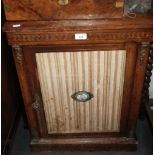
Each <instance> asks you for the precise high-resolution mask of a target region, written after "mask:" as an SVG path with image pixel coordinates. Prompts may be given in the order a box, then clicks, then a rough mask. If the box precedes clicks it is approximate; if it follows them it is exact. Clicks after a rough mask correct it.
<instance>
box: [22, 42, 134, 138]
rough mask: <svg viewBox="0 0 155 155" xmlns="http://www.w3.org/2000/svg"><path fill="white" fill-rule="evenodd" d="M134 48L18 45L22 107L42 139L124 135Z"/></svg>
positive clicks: (131, 84) (123, 46) (131, 45)
mask: <svg viewBox="0 0 155 155" xmlns="http://www.w3.org/2000/svg"><path fill="white" fill-rule="evenodd" d="M136 57H137V52H136V46H135V45H134V44H128V45H96V46H88V45H87V46H80V47H77V46H69V45H68V46H64V47H63V46H61V47H58V46H51V47H50V46H45V47H39V46H36V47H34V46H29V47H28V46H27V47H23V63H24V64H23V66H24V67H23V69H24V70H25V71H24V73H26V74H25V75H23V76H24V77H25V82H26V84H25V85H26V86H27V89H28V90H27V91H26V92H27V93H28V94H27V98H29V100H28V99H27V101H26V108H27V109H28V110H29V113H28V117H29V120H30V122H31V123H30V125H31V129H33V130H34V131H35V132H36V133H37V135H39V136H41V137H46V136H55V135H58V136H60V135H61V136H63V135H68V136H73V135H74V134H75V135H76V136H78V135H79V136H80V135H81V134H85V136H87V135H89V136H90V135H91V134H96V135H101V134H103V135H104V134H115V135H119V134H123V133H125V132H126V131H127V128H126V125H127V124H126V123H127V120H128V112H129V104H130V100H131V91H132V88H133V77H134V76H133V75H134V72H135V64H136Z"/></svg>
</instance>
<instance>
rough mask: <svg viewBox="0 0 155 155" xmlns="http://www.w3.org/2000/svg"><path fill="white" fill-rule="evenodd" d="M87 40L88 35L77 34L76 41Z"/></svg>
mask: <svg viewBox="0 0 155 155" xmlns="http://www.w3.org/2000/svg"><path fill="white" fill-rule="evenodd" d="M86 39H87V33H76V34H75V40H86Z"/></svg>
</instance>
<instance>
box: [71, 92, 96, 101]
mask: <svg viewBox="0 0 155 155" xmlns="http://www.w3.org/2000/svg"><path fill="white" fill-rule="evenodd" d="M71 97H72V98H73V99H74V100H76V101H78V102H86V101H89V100H90V99H91V98H93V97H94V96H93V94H91V93H89V92H87V91H78V92H75V93H74V94H73V95H72V96H71Z"/></svg>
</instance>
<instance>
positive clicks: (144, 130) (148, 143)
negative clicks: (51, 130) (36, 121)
mask: <svg viewBox="0 0 155 155" xmlns="http://www.w3.org/2000/svg"><path fill="white" fill-rule="evenodd" d="M23 126H24V125H23V121H22V119H21V120H20V123H19V126H18V129H17V132H16V136H15V139H14V144H13V147H12V150H11V153H10V155H153V139H152V137H153V135H152V131H151V129H150V126H149V124H148V121H147V119H145V120H143V121H142V120H138V123H137V139H138V149H137V151H135V152H115V151H108V152H106V151H100V152H99V151H96V152H77V151H75V152H40V153H34V152H31V151H30V149H29V132H28V130H25V129H24V128H23Z"/></svg>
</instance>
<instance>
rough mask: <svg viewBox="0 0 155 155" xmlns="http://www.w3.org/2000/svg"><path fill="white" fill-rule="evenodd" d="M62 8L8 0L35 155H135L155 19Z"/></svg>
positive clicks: (97, 5)
mask: <svg viewBox="0 0 155 155" xmlns="http://www.w3.org/2000/svg"><path fill="white" fill-rule="evenodd" d="M30 2H31V6H29V5H28V4H30ZM64 2H66V3H68V1H64ZM120 2H121V1H120ZM48 3H49V4H48ZM58 3H59V2H58V1H51V2H50V1H49V2H48V1H46V3H45V0H41V3H40V5H38V3H37V2H35V1H33V0H30V1H26V0H25V1H23V2H21V1H18V0H15V1H11V0H3V4H4V9H5V13H6V18H7V20H8V21H7V22H6V23H5V25H4V28H3V29H4V31H5V32H6V34H7V38H8V43H9V44H10V45H11V46H12V51H13V54H14V60H15V64H16V69H17V72H18V77H19V82H20V86H21V91H22V95H23V99H24V104H25V111H26V114H27V118H28V123H29V128H30V133H31V141H30V147H31V150H32V151H45V150H112V149H114V150H134V149H135V148H136V145H137V141H136V139H135V127H136V120H137V115H138V110H139V105H140V99H141V91H142V87H143V81H144V75H145V68H146V64H147V59H148V51H149V46H150V44H151V42H152V17H151V15H148V14H147V15H137V17H136V18H135V19H130V18H128V17H123V16H122V15H123V11H122V10H123V9H122V8H117V6H115V5H112V4H114V3H115V1H109V3H107V2H106V1H105V2H104V4H103V2H102V1H95V0H85V1H79V2H78V1H76V0H75V1H74V0H72V1H69V4H66V5H64V4H58ZM82 4H83V5H82ZM90 4H91V5H90ZM119 4H121V3H119ZM23 5H25V8H24V9H22V8H23ZM59 5H60V6H59ZM61 5H62V6H61ZM82 6H84V7H83V8H84V9H83V10H81V11H79V10H80V8H81V7H82ZM43 8H46V9H45V11H41V10H42V9H43ZM105 8H107V11H105ZM36 9H37V10H36ZM50 9H51V12H50ZM54 10H55V12H54ZM103 10H104V11H103ZM144 23H145V24H144Z"/></svg>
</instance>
